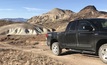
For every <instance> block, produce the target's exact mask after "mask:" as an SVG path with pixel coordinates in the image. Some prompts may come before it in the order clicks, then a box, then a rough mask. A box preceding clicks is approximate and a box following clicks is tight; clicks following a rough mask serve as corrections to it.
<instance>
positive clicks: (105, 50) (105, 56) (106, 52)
mask: <svg viewBox="0 0 107 65" xmlns="http://www.w3.org/2000/svg"><path fill="white" fill-rule="evenodd" d="M99 57H100V59H101V60H102V61H103V62H104V63H107V44H103V45H102V46H101V47H100V49H99Z"/></svg>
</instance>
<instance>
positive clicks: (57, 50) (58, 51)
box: [52, 42, 62, 56]
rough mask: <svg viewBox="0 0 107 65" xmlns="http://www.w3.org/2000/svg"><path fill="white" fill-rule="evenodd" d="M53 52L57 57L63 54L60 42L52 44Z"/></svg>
mask: <svg viewBox="0 0 107 65" xmlns="http://www.w3.org/2000/svg"><path fill="white" fill-rule="evenodd" d="M52 52H53V53H54V54H55V55H57V56H59V55H60V54H61V52H62V49H61V48H60V46H59V43H58V42H54V43H53V44H52Z"/></svg>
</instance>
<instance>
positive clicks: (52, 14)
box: [28, 5, 107, 31]
mask: <svg viewBox="0 0 107 65" xmlns="http://www.w3.org/2000/svg"><path fill="white" fill-rule="evenodd" d="M84 18H107V12H104V11H98V10H97V8H96V7H95V6H93V5H89V6H86V7H84V8H83V9H81V10H80V11H79V12H77V13H75V12H73V11H71V10H63V9H59V8H54V9H53V10H51V11H49V12H47V13H44V14H42V15H40V16H34V17H32V18H30V19H29V20H28V23H31V24H39V25H41V26H43V27H46V28H50V29H53V28H54V29H56V30H57V31H63V30H64V29H65V28H66V25H67V23H68V22H70V21H72V20H75V19H84Z"/></svg>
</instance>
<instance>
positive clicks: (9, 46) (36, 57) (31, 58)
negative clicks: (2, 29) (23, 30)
mask: <svg viewBox="0 0 107 65" xmlns="http://www.w3.org/2000/svg"><path fill="white" fill-rule="evenodd" d="M11 38H12V39H11ZM19 38H20V39H19ZM25 38H27V37H20V36H16V37H14V38H13V36H10V37H8V39H7V37H4V36H3V37H2V38H1V40H0V65H106V64H104V63H103V62H102V61H101V60H100V59H99V58H98V56H95V55H92V54H80V53H76V52H72V51H66V50H63V53H62V55H61V56H55V55H54V54H53V53H52V52H51V50H50V49H49V47H48V46H46V44H45V38H43V37H41V36H40V37H38V38H37V39H39V38H43V39H42V40H39V42H38V43H37V42H36V43H34V40H36V41H37V39H36V38H34V37H29V40H30V41H31V42H32V41H33V43H34V44H33V43H31V44H30V41H29V44H26V43H28V41H27V42H26V41H25V40H24V39H25ZM3 39H5V41H3ZM9 40H10V41H12V40H16V41H19V42H15V41H13V42H12V43H10V42H9ZM20 40H21V42H22V41H23V42H22V43H21V44H20ZM40 41H42V42H40Z"/></svg>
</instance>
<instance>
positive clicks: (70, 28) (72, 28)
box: [66, 21, 76, 31]
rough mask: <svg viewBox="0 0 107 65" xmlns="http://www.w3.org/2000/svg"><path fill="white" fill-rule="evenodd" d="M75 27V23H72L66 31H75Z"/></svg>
mask: <svg viewBox="0 0 107 65" xmlns="http://www.w3.org/2000/svg"><path fill="white" fill-rule="evenodd" d="M75 27H76V21H72V22H70V23H69V24H68V26H67V28H66V31H70V30H75Z"/></svg>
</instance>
